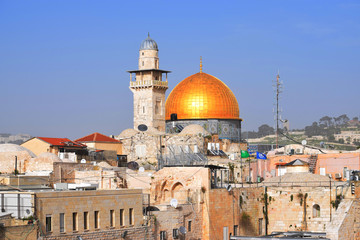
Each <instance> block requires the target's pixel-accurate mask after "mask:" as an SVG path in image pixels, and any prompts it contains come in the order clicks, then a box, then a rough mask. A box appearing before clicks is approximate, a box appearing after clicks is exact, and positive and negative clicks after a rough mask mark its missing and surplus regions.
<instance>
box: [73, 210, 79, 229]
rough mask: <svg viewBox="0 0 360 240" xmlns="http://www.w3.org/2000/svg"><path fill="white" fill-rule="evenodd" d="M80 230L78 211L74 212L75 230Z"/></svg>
mask: <svg viewBox="0 0 360 240" xmlns="http://www.w3.org/2000/svg"><path fill="white" fill-rule="evenodd" d="M77 230H78V214H77V213H76V212H74V213H73V231H77Z"/></svg>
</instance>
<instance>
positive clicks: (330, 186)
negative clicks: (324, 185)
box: [329, 176, 332, 222]
mask: <svg viewBox="0 0 360 240" xmlns="http://www.w3.org/2000/svg"><path fill="white" fill-rule="evenodd" d="M329 184H330V203H329V204H330V222H331V218H332V216H331V215H332V212H331V177H330V176H329Z"/></svg>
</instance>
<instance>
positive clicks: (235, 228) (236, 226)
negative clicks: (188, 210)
mask: <svg viewBox="0 0 360 240" xmlns="http://www.w3.org/2000/svg"><path fill="white" fill-rule="evenodd" d="M238 229H239V226H238V225H234V236H237V235H238Z"/></svg>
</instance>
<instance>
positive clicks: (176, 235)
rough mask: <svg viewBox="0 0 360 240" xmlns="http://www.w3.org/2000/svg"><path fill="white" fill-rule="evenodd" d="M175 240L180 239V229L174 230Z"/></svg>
mask: <svg viewBox="0 0 360 240" xmlns="http://www.w3.org/2000/svg"><path fill="white" fill-rule="evenodd" d="M173 239H179V229H178V228H174V229H173Z"/></svg>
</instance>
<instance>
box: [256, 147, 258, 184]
mask: <svg viewBox="0 0 360 240" xmlns="http://www.w3.org/2000/svg"><path fill="white" fill-rule="evenodd" d="M256 155H257V154H256ZM258 178H259V158H258V157H257V156H256V187H259V180H258Z"/></svg>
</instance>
